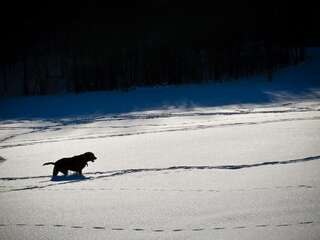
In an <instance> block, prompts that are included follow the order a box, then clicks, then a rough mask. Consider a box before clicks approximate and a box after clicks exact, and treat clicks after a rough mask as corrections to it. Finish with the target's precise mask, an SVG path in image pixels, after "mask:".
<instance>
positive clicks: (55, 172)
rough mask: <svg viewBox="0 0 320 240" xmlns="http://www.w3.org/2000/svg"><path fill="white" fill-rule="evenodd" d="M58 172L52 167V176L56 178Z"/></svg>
mask: <svg viewBox="0 0 320 240" xmlns="http://www.w3.org/2000/svg"><path fill="white" fill-rule="evenodd" d="M58 172H59V170H58V168H57V167H56V166H54V168H53V173H52V176H57V175H58Z"/></svg>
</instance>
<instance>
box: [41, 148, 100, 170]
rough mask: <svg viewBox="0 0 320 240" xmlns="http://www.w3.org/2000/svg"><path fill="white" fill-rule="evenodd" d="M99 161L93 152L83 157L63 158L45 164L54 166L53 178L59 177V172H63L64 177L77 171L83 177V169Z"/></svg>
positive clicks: (82, 155)
mask: <svg viewBox="0 0 320 240" xmlns="http://www.w3.org/2000/svg"><path fill="white" fill-rule="evenodd" d="M95 159H97V158H96V157H95V156H94V154H93V153H92V152H86V153H84V154H81V155H77V156H73V157H69V158H62V159H60V160H58V161H56V162H47V163H44V164H43V166H45V165H50V164H52V165H54V168H53V174H52V175H53V176H57V175H58V173H59V172H62V173H63V174H64V175H68V170H71V171H75V172H77V173H78V174H80V175H82V169H83V168H84V167H85V166H88V162H89V161H91V162H94V160H95Z"/></svg>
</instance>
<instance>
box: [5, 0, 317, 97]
mask: <svg viewBox="0 0 320 240" xmlns="http://www.w3.org/2000/svg"><path fill="white" fill-rule="evenodd" d="M318 22H320V21H319V17H318V14H317V8H316V7H314V6H311V5H308V6H307V5H306V4H304V5H302V3H300V4H298V3H294V2H291V1H281V2H280V1H279V2H278V3H276V4H275V3H272V2H271V1H221V3H218V2H213V1H212V2H211V3H210V4H208V3H203V2H201V1H195V2H189V1H185V2H177V1H167V0H158V1H155V0H153V1H130V2H127V1H121V0H119V1H104V2H98V1H87V2H83V1H77V2H75V1H65V2H59V1H48V2H47V1H42V2H34V1H23V2H20V1H10V3H6V4H4V5H3V6H2V15H1V26H2V27H1V28H2V34H1V45H0V52H1V55H0V96H10V95H45V94H57V93H64V92H82V91H95V90H116V89H121V90H125V91H127V90H129V89H131V88H134V87H137V86H155V85H167V84H182V83H204V82H208V81H217V82H222V81H227V80H229V79H238V78H240V77H247V76H251V75H256V74H263V75H265V76H266V77H267V79H269V80H272V74H273V72H275V71H277V70H278V69H280V68H284V67H286V66H288V65H292V64H298V63H300V62H303V61H304V60H305V57H306V56H305V47H308V46H317V45H319V42H320V41H319V39H320V38H319V33H318V31H317V28H318V26H317V23H318Z"/></svg>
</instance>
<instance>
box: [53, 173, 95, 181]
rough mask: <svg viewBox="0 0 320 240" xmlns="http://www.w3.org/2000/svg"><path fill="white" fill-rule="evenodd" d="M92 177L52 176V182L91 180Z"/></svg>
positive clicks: (75, 175)
mask: <svg viewBox="0 0 320 240" xmlns="http://www.w3.org/2000/svg"><path fill="white" fill-rule="evenodd" d="M91 178H92V177H86V176H83V175H78V174H73V175H65V176H64V175H62V176H52V178H51V181H52V182H63V181H72V182H74V181H83V180H88V179H91Z"/></svg>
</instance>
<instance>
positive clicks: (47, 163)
mask: <svg viewBox="0 0 320 240" xmlns="http://www.w3.org/2000/svg"><path fill="white" fill-rule="evenodd" d="M50 164H52V165H55V163H54V162H46V163H44V164H42V166H45V165H50Z"/></svg>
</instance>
